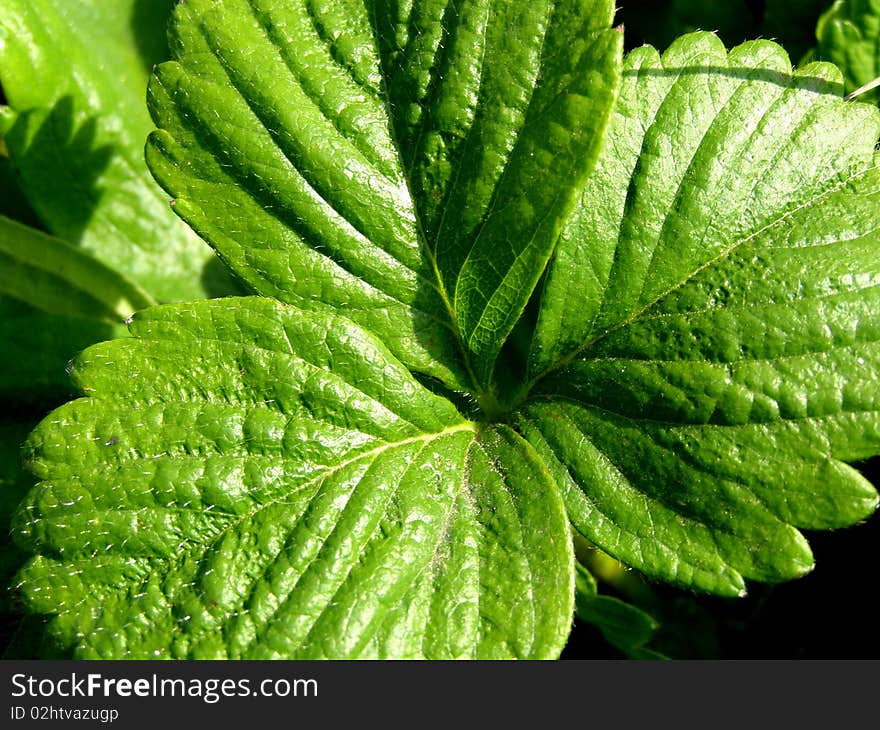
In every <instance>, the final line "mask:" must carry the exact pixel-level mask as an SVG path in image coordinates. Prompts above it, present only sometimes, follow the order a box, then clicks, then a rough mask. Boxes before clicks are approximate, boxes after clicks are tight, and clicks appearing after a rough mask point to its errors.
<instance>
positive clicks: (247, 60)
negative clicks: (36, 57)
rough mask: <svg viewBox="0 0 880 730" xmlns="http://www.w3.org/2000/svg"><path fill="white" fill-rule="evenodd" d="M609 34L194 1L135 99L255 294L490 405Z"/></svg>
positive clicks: (565, 8)
mask: <svg viewBox="0 0 880 730" xmlns="http://www.w3.org/2000/svg"><path fill="white" fill-rule="evenodd" d="M612 14H613V3H611V2H610V0H540V1H539V2H530V3H521V2H515V1H514V0H465V1H464V2H459V3H446V2H437V1H436V0H420V1H418V2H415V3H410V4H407V6H406V7H403V6H401V5H400V4H398V3H389V2H385V1H382V0H375V1H373V2H367V3H363V4H361V3H355V2H351V1H350V0H334V1H333V2H326V3H316V2H313V1H312V0H295V1H294V2H288V1H282V0H225V1H224V2H219V3H218V2H214V1H212V0H191V1H189V2H186V3H183V4H181V5H179V6H178V9H177V11H176V13H175V16H174V20H173V23H172V29H171V39H172V40H171V45H172V52H173V55H174V58H175V59H176V61H175V62H173V63H168V64H163V65H162V66H160V68H159V69H158V71H157V74H156V76H155V77H154V79H153V82H152V84H151V87H150V103H151V109H152V112H153V117H154V119H155V121H156V124H157V125H158V126H159V127H160V131H158V132H157V133H155V134H154V135H153V136H152V137H151V140H150V143H149V145H148V149H147V157H148V162H149V164H150V167H151V169H152V170H153V173H154V174H155V175H156V177H157V179H158V180H159V181H160V182H161V183H162V185H163V186H164V187H165V188H166V189H167V190H168V191H169V192H170V193H171V194H172V195H173V196H175V199H176V204H175V211H176V212H177V213H178V214H180V215H181V216H182V217H183V218H185V219H186V220H187V221H188V222H189V223H190V224H191V225H192V226H193V227H194V228H195V229H196V230H198V231H199V232H200V233H201V234H202V235H203V236H204V237H205V239H206V240H208V241H209V242H210V243H211V245H212V246H214V248H215V249H216V250H217V251H218V252H219V254H220V255H221V257H222V258H223V259H224V260H225V261H226V262H227V263H228V264H229V265H230V266H231V267H232V269H233V270H234V271H235V272H236V273H238V274H239V275H240V276H241V277H242V278H244V279H245V280H246V281H248V282H249V283H250V284H251V285H252V286H253V287H254V288H255V289H256V290H257V291H258V292H260V293H262V294H266V295H271V296H274V297H277V298H279V299H281V300H283V301H287V302H290V303H293V304H296V305H297V306H302V307H307V308H327V307H328V306H329V307H334V308H336V309H340V310H343V311H344V312H345V314H346V316H348V317H350V318H352V319H354V320H355V321H357V322H358V323H360V324H361V325H362V326H364V327H366V328H368V329H369V330H371V331H373V332H375V333H377V334H380V335H381V336H382V337H383V338H384V340H385V341H386V343H387V344H388V346H389V347H390V348H391V350H392V352H394V354H395V355H396V356H397V357H399V358H400V359H401V360H402V361H403V362H404V363H406V364H407V365H408V366H409V367H411V368H413V369H414V370H417V371H419V372H422V373H427V374H429V375H432V376H435V377H438V378H440V379H441V380H443V381H444V382H445V383H446V384H447V385H449V386H452V387H454V388H457V389H467V388H471V389H473V388H474V387H475V388H476V390H478V391H487V390H489V386H490V382H489V381H490V377H491V373H492V369H493V366H494V363H495V360H496V358H497V355H498V353H499V351H500V349H501V346H502V345H503V343H504V341H505V339H506V338H507V336H508V334H509V333H510V331H511V329H512V328H513V326H514V324H515V322H516V320H517V318H518V317H519V315H520V313H521V312H522V310H523V308H524V306H525V304H526V302H527V301H528V298H529V296H530V295H531V292H532V290H533V289H534V287H535V285H536V283H537V281H538V279H539V277H540V276H541V273H542V271H543V269H544V267H545V265H546V262H547V259H548V257H549V256H550V254H551V251H552V248H553V245H554V243H555V240H556V238H557V236H558V232H559V230H560V228H561V225H562V222H563V221H564V219H565V218H566V216H567V214H568V213H569V211H570V210H571V208H572V206H573V204H574V203H575V201H576V196H577V193H578V192H579V191H580V189H581V187H582V185H583V182H584V179H585V176H586V174H587V173H588V172H589V169H590V168H591V167H592V164H593V162H594V161H595V158H596V155H597V153H598V148H599V143H600V141H601V138H602V133H603V131H604V128H605V125H606V123H607V119H608V116H609V113H610V109H611V106H612V104H613V101H614V97H615V94H616V89H617V85H618V79H619V63H620V54H621V46H622V38H621V34H620V33H618V32H616V31H612V30H610V29H609V26H610V24H611V18H612ZM254 59H259V62H258V63H255V62H254ZM389 110H390V111H389ZM537 179H542V181H543V182H542V184H541V185H535V180H537ZM244 221H246V224H244V223H243V222H244ZM462 349H463V350H464V358H462V355H461V353H460V350H462Z"/></svg>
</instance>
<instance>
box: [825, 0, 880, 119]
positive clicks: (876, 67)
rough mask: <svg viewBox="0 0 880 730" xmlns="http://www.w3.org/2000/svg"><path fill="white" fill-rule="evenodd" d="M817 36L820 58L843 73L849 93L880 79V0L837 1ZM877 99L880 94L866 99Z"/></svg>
mask: <svg viewBox="0 0 880 730" xmlns="http://www.w3.org/2000/svg"><path fill="white" fill-rule="evenodd" d="M816 37H817V38H818V40H819V47H818V52H819V56H820V57H821V58H822V59H823V60H826V61H832V62H834V63H836V64H837V65H838V66H839V67H840V68H841V69H842V70H843V75H844V78H845V79H846V87H847V88H846V90H847V91H850V92H852V91H855V90H856V89H859V88H861V87H862V86H865V85H866V84H869V83H870V82H872V81H874V79H876V78H877V77H878V76H880V0H837V2H835V3H834V5H833V6H832V7H831V8H830V9H829V10H828V12H826V13H825V14H824V15H823V16H822V17H821V18H820V19H819V24H818V26H817V27H816ZM878 99H880V94H878V92H877V91H873V92H870V93H868V94H866V95H865V97H864V100H865V101H869V100H870V101H873V102H875V103H876V102H877V100H878Z"/></svg>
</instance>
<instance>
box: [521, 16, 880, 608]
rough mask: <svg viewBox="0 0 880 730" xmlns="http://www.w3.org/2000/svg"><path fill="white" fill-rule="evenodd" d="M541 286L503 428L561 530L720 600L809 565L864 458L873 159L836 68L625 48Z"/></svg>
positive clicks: (848, 505) (874, 389)
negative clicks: (515, 423) (813, 537)
mask: <svg viewBox="0 0 880 730" xmlns="http://www.w3.org/2000/svg"><path fill="white" fill-rule="evenodd" d="M624 78H625V82H624V86H623V89H622V91H621V95H620V102H619V106H618V109H617V112H616V114H615V116H614V118H613V120H612V123H611V127H610V130H609V134H610V135H611V139H612V140H613V143H612V144H609V146H608V147H607V148H606V153H605V154H604V155H603V157H602V158H601V159H600V161H599V164H598V167H597V172H596V175H595V176H594V178H593V180H592V183H591V184H590V185H589V186H588V187H587V189H586V191H585V193H584V196H583V199H582V201H581V207H580V209H579V210H578V212H577V214H576V215H575V216H574V217H573V218H572V219H571V221H570V223H569V228H568V229H567V231H566V232H565V234H564V235H563V237H562V239H561V241H560V244H559V247H558V249H557V254H556V259H555V262H554V264H553V266H552V267H551V268H550V270H549V273H548V279H547V285H546V287H545V289H544V291H543V296H542V307H541V311H540V315H539V319H538V324H537V327H536V331H535V338H534V341H533V349H532V359H531V367H532V372H533V380H532V382H531V389H530V391H529V392H530V401H529V402H528V403H527V404H526V405H525V406H524V408H523V410H522V416H521V427H522V429H523V430H524V432H525V433H526V434H527V435H528V437H529V440H530V441H531V442H532V443H533V445H534V446H535V447H536V449H537V450H538V452H539V453H540V454H541V456H542V457H543V458H544V460H545V462H546V463H547V465H548V467H549V468H550V469H551V472H552V473H553V474H554V476H555V478H556V481H557V484H559V485H560V486H562V487H563V491H564V494H565V495H566V500H567V502H566V503H567V506H568V511H569V516H570V517H571V519H572V521H573V523H574V524H575V526H576V527H577V528H578V529H579V530H580V531H581V532H582V533H583V534H584V536H585V537H587V538H588V539H589V540H591V541H592V542H593V543H595V544H596V545H598V546H599V547H600V548H601V549H603V550H605V551H606V552H609V553H611V554H612V555H614V556H615V557H618V558H619V559H621V560H622V561H624V562H625V563H627V564H628V565H631V566H633V567H636V568H638V569H639V570H641V571H643V572H645V573H647V574H648V575H651V576H654V577H658V578H662V579H664V580H668V581H672V582H676V583H680V584H683V585H687V586H691V587H695V588H699V589H702V590H707V591H713V592H718V593H722V594H730V595H736V594H738V593H741V592H742V591H744V587H745V585H744V582H743V578H744V577H745V578H752V579H756V580H762V581H780V580H784V579H788V578H792V577H796V576H798V575H801V574H803V573H804V572H806V571H808V570H810V568H811V567H812V557H811V554H810V550H809V547H808V546H807V543H806V541H805V540H804V539H803V537H802V536H801V535H800V533H799V532H797V530H796V529H795V527H802V528H810V529H816V528H827V527H837V526H841V525H844V524H851V523H853V522H856V521H858V520H860V519H862V518H864V517H865V516H867V515H868V514H870V513H871V512H872V511H873V510H874V508H875V507H876V504H877V495H876V492H875V491H874V489H873V487H871V485H870V484H869V483H868V482H867V481H865V479H863V478H862V477H861V476H860V475H859V474H858V472H856V471H855V470H854V469H852V468H850V467H848V466H846V465H844V464H843V463H842V461H841V460H855V459H862V458H865V457H867V456H869V455H871V454H874V453H876V452H877V449H878V446H880V443H878V439H880V429H878V424H880V421H878V407H880V390H878V385H877V380H876V378H875V377H874V373H875V371H876V369H877V367H878V365H880V350H878V347H877V338H878V332H880V323H878V319H877V312H878V303H880V300H878V291H880V290H878V287H877V284H878V279H877V271H878V270H880V257H878V251H880V247H878V237H880V236H878V222H877V215H876V210H877V204H878V202H880V174H878V169H877V168H878V165H877V160H876V158H875V152H874V146H875V143H876V141H877V137H878V130H880V114H878V112H877V109H876V108H873V107H871V106H868V105H865V104H854V103H847V102H844V101H843V100H842V99H841V98H840V94H841V91H842V83H841V79H840V74H839V72H838V71H837V70H836V69H834V67H831V66H829V65H822V64H815V65H811V66H808V67H806V68H804V69H802V70H800V71H798V72H796V73H794V74H792V73H791V72H790V63H789V60H788V57H787V56H786V55H785V53H784V52H783V51H782V49H781V48H780V47H779V46H776V45H774V44H771V43H767V42H753V43H747V44H744V45H743V46H740V47H738V48H737V49H735V50H734V51H732V52H731V53H730V54H729V55H728V54H727V53H726V51H725V50H724V47H723V46H722V45H721V43H720V42H719V41H718V40H717V39H716V38H715V37H714V36H711V35H709V34H696V35H692V36H686V37H684V38H683V39H681V40H679V41H678V42H676V43H675V44H674V45H673V46H672V47H671V48H670V49H669V51H667V53H666V54H664V56H663V58H662V59H661V58H660V57H659V56H658V55H657V54H656V52H655V51H653V49H650V48H643V49H639V50H637V51H634V52H633V53H632V54H630V56H629V57H628V59H627V61H626V64H625V67H624Z"/></svg>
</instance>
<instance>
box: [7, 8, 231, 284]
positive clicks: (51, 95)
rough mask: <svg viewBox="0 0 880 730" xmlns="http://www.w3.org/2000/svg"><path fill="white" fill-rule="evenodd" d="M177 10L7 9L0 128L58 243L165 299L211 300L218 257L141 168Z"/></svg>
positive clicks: (28, 193) (29, 193)
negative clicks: (147, 101)
mask: <svg viewBox="0 0 880 730" xmlns="http://www.w3.org/2000/svg"><path fill="white" fill-rule="evenodd" d="M170 5H171V3H170V2H169V1H167V0H158V1H157V2H149V3H147V2H143V0H77V2H69V1H68V0H5V2H4V6H3V13H2V15H0V83H2V85H3V91H4V93H5V95H6V99H7V103H8V104H9V106H8V107H5V108H3V114H2V124H0V127H2V133H3V137H4V139H5V143H6V146H7V147H8V152H9V155H10V158H11V160H12V163H13V165H14V167H15V170H16V173H17V175H18V182H19V184H20V186H21V188H22V190H23V191H24V193H25V194H26V196H27V200H28V202H29V203H30V205H31V206H32V207H33V208H34V209H35V210H36V212H37V214H38V215H39V217H40V218H41V220H42V221H43V222H44V223H45V225H46V227H47V229H48V230H49V231H50V232H52V233H54V234H55V235H56V236H58V237H60V238H62V239H64V240H66V241H68V242H69V243H72V244H75V245H78V246H81V247H82V248H83V249H84V250H86V251H87V252H88V253H90V254H92V255H93V256H95V257H96V258H97V259H99V260H100V261H102V262H103V263H105V264H106V265H108V266H110V267H112V268H113V269H116V270H117V271H119V272H122V273H124V274H126V275H128V276H129V277H131V278H132V279H133V280H134V281H135V282H137V284H138V285H140V286H141V287H143V288H144V289H145V290H146V291H148V292H150V294H151V295H152V296H154V297H156V298H157V299H160V300H177V299H191V298H195V297H202V296H205V293H206V289H205V286H204V284H203V281H202V279H203V269H204V267H205V265H206V263H207V262H208V261H209V260H210V259H211V258H212V257H211V252H210V249H208V248H207V247H206V246H205V245H204V244H203V243H202V242H201V241H200V240H199V239H198V236H196V235H194V234H193V232H192V231H190V230H189V229H188V228H187V227H186V226H185V225H182V224H181V223H180V221H178V220H177V219H176V217H175V216H174V214H173V213H172V211H171V210H170V209H169V207H168V199H167V197H166V196H165V195H164V194H163V193H162V191H161V190H160V189H159V188H158V187H157V186H156V184H155V182H154V181H153V180H152V179H151V177H150V174H149V172H148V171H147V168H146V166H145V165H144V161H143V145H144V138H145V137H146V135H147V133H148V132H149V130H150V118H149V114H148V113H147V110H146V108H145V105H144V101H143V99H144V89H145V87H146V83H147V76H148V74H149V69H150V66H151V65H152V64H153V63H154V62H156V61H158V60H160V59H161V58H162V57H164V56H165V54H166V53H167V50H165V42H164V35H165V20H166V18H167V14H168V10H169V7H170ZM215 288H216V287H215ZM208 291H209V292H210V291H211V287H209V289H208Z"/></svg>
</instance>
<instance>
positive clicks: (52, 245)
mask: <svg viewBox="0 0 880 730" xmlns="http://www.w3.org/2000/svg"><path fill="white" fill-rule="evenodd" d="M0 293H3V294H5V295H7V296H11V297H15V298H16V299H20V300H21V301H23V302H27V303H28V304H30V305H31V306H33V307H36V308H38V309H41V310H42V311H44V312H47V313H49V314H58V315H63V316H78V317H83V318H89V319H96V320H106V321H108V322H122V321H123V320H125V319H126V318H128V317H129V316H131V315H132V314H134V312H135V311H136V310H138V309H144V308H145V307H149V306H151V305H152V304H155V302H154V301H153V299H152V298H151V297H150V296H149V295H148V294H147V293H146V292H144V291H143V290H142V289H141V288H140V287H139V286H137V285H136V284H133V283H132V282H130V281H128V280H126V279H125V278H124V277H123V276H121V275H120V274H119V273H117V272H116V271H114V270H113V269H111V268H109V267H108V266H105V265H104V264H102V263H101V262H100V261H98V260H97V259H95V258H93V257H92V256H90V255H88V254H87V253H84V252H83V251H82V250H81V249H78V248H75V247H74V246H71V245H70V244H68V243H65V242H64V241H62V240H60V239H57V238H53V237H51V236H47V235H46V234H44V233H41V232H40V231H38V230H35V229H33V228H30V227H28V226H25V225H22V224H21V223H16V222H15V221H13V220H10V219H9V218H4V217H3V216H0Z"/></svg>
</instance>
